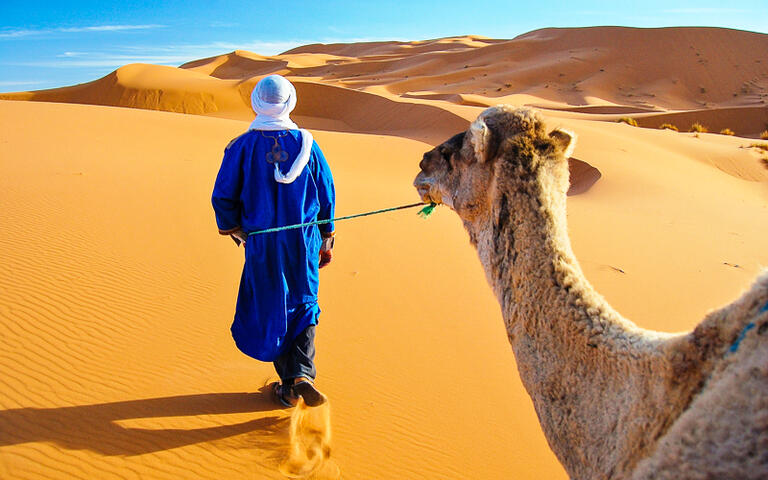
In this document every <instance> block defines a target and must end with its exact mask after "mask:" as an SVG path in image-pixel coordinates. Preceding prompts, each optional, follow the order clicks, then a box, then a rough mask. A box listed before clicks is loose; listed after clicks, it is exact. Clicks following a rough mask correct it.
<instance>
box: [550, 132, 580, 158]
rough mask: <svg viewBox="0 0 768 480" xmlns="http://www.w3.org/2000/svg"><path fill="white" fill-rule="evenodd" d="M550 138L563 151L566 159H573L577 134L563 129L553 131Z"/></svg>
mask: <svg viewBox="0 0 768 480" xmlns="http://www.w3.org/2000/svg"><path fill="white" fill-rule="evenodd" d="M549 138H551V139H552V140H553V141H554V142H555V145H557V148H558V149H559V150H562V151H563V156H565V158H566V159H568V158H571V155H573V150H574V149H575V148H576V134H575V133H573V132H570V131H568V130H563V129H562V128H558V129H555V130H552V132H551V133H550V134H549Z"/></svg>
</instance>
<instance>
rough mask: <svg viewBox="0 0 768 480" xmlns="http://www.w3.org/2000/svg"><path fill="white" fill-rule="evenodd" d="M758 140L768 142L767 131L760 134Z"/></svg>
mask: <svg viewBox="0 0 768 480" xmlns="http://www.w3.org/2000/svg"><path fill="white" fill-rule="evenodd" d="M760 140H768V130H765V131H764V132H763V133H761V134H760Z"/></svg>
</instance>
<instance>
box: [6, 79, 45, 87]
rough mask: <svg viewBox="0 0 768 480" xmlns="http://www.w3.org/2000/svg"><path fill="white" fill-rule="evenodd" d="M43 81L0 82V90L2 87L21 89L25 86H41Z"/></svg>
mask: <svg viewBox="0 0 768 480" xmlns="http://www.w3.org/2000/svg"><path fill="white" fill-rule="evenodd" d="M45 83H49V82H45V81H43V80H0V88H2V87H22V86H25V85H43V84H45Z"/></svg>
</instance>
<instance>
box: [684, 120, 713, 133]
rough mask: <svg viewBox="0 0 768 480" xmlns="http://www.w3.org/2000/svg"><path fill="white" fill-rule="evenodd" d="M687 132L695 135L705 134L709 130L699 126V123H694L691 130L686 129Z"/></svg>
mask: <svg viewBox="0 0 768 480" xmlns="http://www.w3.org/2000/svg"><path fill="white" fill-rule="evenodd" d="M688 131H689V132H696V133H707V132H708V131H709V129H708V128H707V127H705V126H704V125H702V124H700V123H699V122H694V123H693V125H691V128H689V129H688Z"/></svg>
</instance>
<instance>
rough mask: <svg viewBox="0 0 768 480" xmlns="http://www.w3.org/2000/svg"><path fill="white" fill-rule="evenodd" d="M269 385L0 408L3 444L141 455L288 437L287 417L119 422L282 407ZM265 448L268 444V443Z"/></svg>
mask: <svg viewBox="0 0 768 480" xmlns="http://www.w3.org/2000/svg"><path fill="white" fill-rule="evenodd" d="M278 409H279V407H277V406H276V405H275V404H274V403H273V402H272V400H271V396H270V394H269V391H268V390H267V387H264V388H262V389H261V390H260V391H258V392H255V393H206V394H199V395H180V396H176V397H162V398H150V399H144V400H130V401H125V402H114V403H101V404H95V405H81V406H76V407H59V408H17V409H10V410H2V411H0V447H3V446H7V445H16V444H20V443H27V442H53V443H55V444H56V445H59V446H61V447H63V448H67V449H73V450H91V451H93V452H96V453H100V454H102V455H141V454H145V453H151V452H156V451H160V450H168V449H172V448H176V447H182V446H185V445H192V444H196V443H202V442H209V441H214V440H219V439H224V438H228V437H233V436H235V435H240V434H244V433H249V434H251V435H249V438H254V437H257V438H258V437H262V438H274V437H275V436H277V437H283V436H286V432H287V430H288V424H289V419H288V418H287V417H285V416H284V415H282V416H269V417H262V418H257V419H254V420H249V421H246V422H241V423H235V424H228V425H215V426H211V427H205V428H194V429H188V430H187V429H175V428H170V429H145V428H129V427H124V426H122V425H120V424H119V422H120V421H126V420H134V419H144V418H159V417H183V416H196V415H220V414H228V413H249V412H252V413H255V412H265V411H270V410H278ZM264 446H267V445H264Z"/></svg>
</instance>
